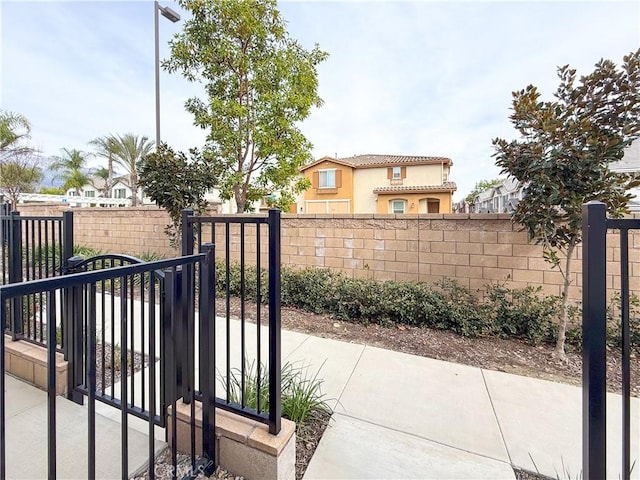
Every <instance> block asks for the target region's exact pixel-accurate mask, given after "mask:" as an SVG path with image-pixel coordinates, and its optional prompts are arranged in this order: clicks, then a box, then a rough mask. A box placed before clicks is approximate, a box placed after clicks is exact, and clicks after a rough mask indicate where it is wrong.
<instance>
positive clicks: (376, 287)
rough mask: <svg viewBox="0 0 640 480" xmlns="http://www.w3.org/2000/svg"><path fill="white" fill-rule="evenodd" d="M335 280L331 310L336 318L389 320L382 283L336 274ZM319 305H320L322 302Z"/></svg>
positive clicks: (365, 321) (363, 320) (362, 320)
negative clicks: (385, 310)
mask: <svg viewBox="0 0 640 480" xmlns="http://www.w3.org/2000/svg"><path fill="white" fill-rule="evenodd" d="M333 280H334V283H333V290H334V292H333V302H332V304H330V305H329V311H330V312H331V313H333V315H334V316H335V317H336V318H338V319H340V320H347V321H352V320H355V321H359V322H363V323H369V322H375V323H381V324H384V323H386V322H387V321H388V318H387V316H385V315H384V313H385V312H384V305H383V304H382V300H383V298H384V296H383V293H382V290H383V287H382V285H381V284H380V283H378V282H376V281H374V280H370V279H357V278H349V277H346V276H344V275H339V276H336V277H334V279H333ZM317 305H318V306H320V305H321V304H320V302H318V304H317ZM320 308H322V307H320ZM325 311H326V307H325Z"/></svg>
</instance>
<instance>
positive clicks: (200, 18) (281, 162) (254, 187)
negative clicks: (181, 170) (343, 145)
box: [163, 0, 327, 212]
mask: <svg viewBox="0 0 640 480" xmlns="http://www.w3.org/2000/svg"><path fill="white" fill-rule="evenodd" d="M178 4H179V5H180V6H181V7H182V8H183V9H185V10H187V11H188V12H189V13H190V15H191V18H190V19H189V20H187V21H186V22H185V23H184V28H183V31H182V32H181V33H179V34H177V35H176V36H175V38H174V39H173V40H172V41H171V42H170V47H171V57H170V59H168V60H166V61H164V62H163V67H164V68H165V69H166V70H168V71H169V72H181V73H182V75H183V76H184V77H185V78H186V79H188V80H189V81H194V82H195V81H198V82H202V83H204V84H205V91H206V100H202V99H200V98H197V97H194V98H190V99H189V100H187V102H186V109H187V111H188V112H189V113H191V114H193V116H194V123H195V124H196V125H198V126H199V127H201V128H203V129H206V130H208V136H207V141H208V142H207V145H206V148H205V152H206V153H207V156H208V157H209V158H210V163H211V166H210V168H211V170H212V172H213V174H214V176H215V177H216V178H218V186H219V187H220V195H221V197H222V198H223V199H225V200H228V199H232V198H233V199H234V200H235V203H236V208H237V211H238V212H245V211H249V210H250V209H251V204H252V202H256V201H258V200H259V199H261V198H262V197H264V196H266V195H269V194H273V195H274V197H275V198H277V199H278V203H279V205H280V206H281V207H283V208H286V207H287V205H286V204H287V203H289V204H291V203H292V202H293V199H294V197H295V195H296V194H297V193H299V192H301V191H303V190H304V189H306V188H308V187H309V182H308V180H306V179H304V178H302V177H300V176H299V168H300V167H301V166H302V165H304V164H305V163H307V162H308V161H309V160H311V159H312V156H311V144H310V142H309V141H308V140H307V139H306V138H305V136H304V135H303V134H302V132H301V131H300V129H299V128H298V124H299V123H300V122H301V121H303V120H304V119H306V118H307V117H308V116H309V114H310V112H311V108H312V107H314V106H315V107H319V106H320V105H321V104H322V99H321V98H320V97H319V96H318V92H317V90H318V76H317V71H316V67H317V66H318V64H320V63H321V62H322V61H324V60H325V59H326V58H327V53H326V52H323V51H321V50H320V49H319V48H318V46H317V45H316V46H315V47H314V48H313V49H312V50H310V51H308V50H305V49H304V48H303V47H302V46H301V45H300V44H299V43H298V42H297V41H296V40H294V39H292V38H290V37H289V35H288V33H287V31H286V24H285V21H284V19H283V18H282V17H281V15H280V12H279V11H278V9H277V5H276V0H233V1H229V0H178Z"/></svg>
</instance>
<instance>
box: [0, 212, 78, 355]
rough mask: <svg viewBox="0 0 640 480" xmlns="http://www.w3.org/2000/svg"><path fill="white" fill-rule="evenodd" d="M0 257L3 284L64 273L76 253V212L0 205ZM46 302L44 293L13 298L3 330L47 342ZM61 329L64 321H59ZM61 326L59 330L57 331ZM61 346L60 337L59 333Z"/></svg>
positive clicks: (20, 336)
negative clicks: (40, 212)
mask: <svg viewBox="0 0 640 480" xmlns="http://www.w3.org/2000/svg"><path fill="white" fill-rule="evenodd" d="M0 230H1V234H0V238H1V239H2V242H0V259H1V260H2V272H1V275H0V282H1V284H2V285H6V284H9V283H19V282H22V281H31V280H36V279H41V278H49V277H54V276H58V275H62V274H63V273H64V266H65V262H66V260H67V259H69V258H70V257H71V256H72V255H73V212H71V211H69V212H64V213H63V214H62V216H60V217H45V216H30V217H23V216H21V215H20V212H17V211H14V212H10V213H9V212H8V205H6V204H3V206H2V208H1V209H0ZM45 303H46V299H45V297H44V296H43V295H41V294H32V295H28V296H24V297H23V298H21V299H17V298H16V299H14V301H13V302H12V304H11V305H10V306H9V307H7V308H9V315H7V317H6V323H5V324H4V331H5V332H6V333H9V334H10V335H11V337H12V339H13V340H25V341H28V342H33V343H36V344H38V345H45V344H46V338H47V332H46V330H45V324H46V321H45V318H44V311H45ZM58 328H59V329H61V328H62V325H58ZM59 332H60V330H58V333H59ZM56 338H57V341H58V347H59V348H62V344H61V337H60V335H58V336H57V337H56Z"/></svg>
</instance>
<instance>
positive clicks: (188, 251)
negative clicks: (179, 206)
mask: <svg viewBox="0 0 640 480" xmlns="http://www.w3.org/2000/svg"><path fill="white" fill-rule="evenodd" d="M189 217H193V209H191V208H185V209H184V210H182V255H183V256H184V255H193V222H189Z"/></svg>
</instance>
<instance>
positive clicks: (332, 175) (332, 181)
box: [318, 170, 336, 188]
mask: <svg viewBox="0 0 640 480" xmlns="http://www.w3.org/2000/svg"><path fill="white" fill-rule="evenodd" d="M319 173H320V177H319V179H320V183H319V185H318V186H319V188H336V171H335V170H320V172H319Z"/></svg>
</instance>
